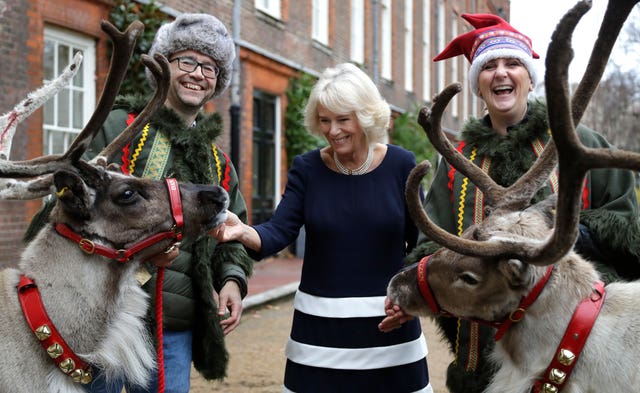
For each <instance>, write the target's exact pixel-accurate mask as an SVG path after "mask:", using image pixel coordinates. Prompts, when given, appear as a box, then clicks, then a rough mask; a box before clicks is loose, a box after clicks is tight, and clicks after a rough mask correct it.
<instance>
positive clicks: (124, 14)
mask: <svg viewBox="0 0 640 393" xmlns="http://www.w3.org/2000/svg"><path fill="white" fill-rule="evenodd" d="M134 20H140V22H142V23H143V24H144V32H143V33H142V34H141V35H140V37H139V38H138V42H137V43H136V48H135V50H134V52H133V55H132V56H131V60H130V62H129V72H128V73H127V76H126V78H125V80H124V81H123V82H122V87H121V88H120V94H123V95H127V94H136V93H137V94H140V92H144V91H148V90H149V85H148V83H147V79H146V76H145V67H144V64H142V62H140V56H141V55H142V54H143V53H147V52H149V49H151V44H153V38H154V37H155V35H156V32H157V31H158V28H159V27H160V25H162V23H164V22H166V21H168V20H169V16H168V15H167V14H165V13H163V12H162V11H160V6H158V5H156V4H155V2H154V0H151V1H149V3H148V4H139V3H136V2H134V1H130V0H114V7H113V8H112V9H111V12H110V13H109V21H110V22H111V23H113V25H114V26H116V27H117V28H118V29H119V30H120V31H124V29H126V28H127V27H128V26H129V25H130V24H131V23H132V22H133V21H134ZM110 52H111V48H110Z"/></svg>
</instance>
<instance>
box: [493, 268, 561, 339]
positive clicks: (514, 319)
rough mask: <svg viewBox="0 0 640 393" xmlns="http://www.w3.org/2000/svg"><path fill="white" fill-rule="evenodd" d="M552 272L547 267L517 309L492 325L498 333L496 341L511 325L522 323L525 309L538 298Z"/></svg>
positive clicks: (551, 269)
mask: <svg viewBox="0 0 640 393" xmlns="http://www.w3.org/2000/svg"><path fill="white" fill-rule="evenodd" d="M552 271H553V265H549V266H548V267H547V271H546V272H545V273H544V276H542V278H541V279H540V281H538V283H537V284H536V286H535V287H533V289H532V290H531V292H529V294H527V296H525V297H524V299H522V301H521V302H520V304H519V305H518V308H516V309H515V310H513V311H511V313H510V314H509V317H508V318H506V319H505V320H504V321H503V322H501V323H499V324H498V325H494V326H496V327H497V328H498V331H497V332H496V335H495V336H494V338H495V340H496V341H498V340H500V339H501V338H502V336H504V334H505V332H506V331H507V329H509V328H510V327H511V325H513V324H514V323H518V322H520V321H522V318H524V315H525V313H526V312H527V309H528V308H529V307H530V306H531V305H532V304H533V302H535V301H536V300H537V299H538V296H540V292H542V290H543V289H544V287H545V285H547V282H548V281H549V277H551V272H552Z"/></svg>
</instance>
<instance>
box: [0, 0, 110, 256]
mask: <svg viewBox="0 0 640 393" xmlns="http://www.w3.org/2000/svg"><path fill="white" fill-rule="evenodd" d="M110 7H111V5H110V2H109V1H108V0H55V1H53V0H52V1H40V0H30V1H10V2H7V3H6V5H5V7H4V12H1V14H0V55H1V56H2V59H3V64H2V67H3V72H2V73H0V86H2V91H3V94H0V113H5V112H7V111H9V110H11V108H13V106H15V105H16V104H17V103H18V102H20V101H21V100H22V99H24V98H25V97H26V96H27V94H28V93H29V92H31V91H33V90H35V89H37V88H38V87H40V86H41V85H42V78H43V66H42V53H43V45H44V43H43V31H44V26H45V25H46V24H52V25H56V26H60V27H63V28H67V29H70V30H74V31H77V32H80V33H82V34H85V35H89V36H92V37H95V39H96V43H97V45H96V54H97V58H98V62H97V63H96V71H97V75H96V82H97V87H98V89H97V90H98V94H100V91H101V89H102V86H103V85H104V79H105V76H106V73H107V69H108V65H109V60H108V58H107V38H106V36H105V35H104V33H103V32H102V30H101V29H100V21H101V20H102V19H107V18H108V11H109V9H110ZM40 155H42V112H41V111H40V110H38V111H36V112H34V113H33V114H32V115H31V116H30V117H29V118H28V119H27V120H26V121H25V122H23V123H22V124H20V125H19V126H18V131H17V133H16V137H15V138H14V142H13V145H12V149H11V157H12V159H28V158H33V157H36V156H40ZM40 206H41V202H40V201H30V202H22V201H0V228H2V235H3V236H2V237H1V238H0V267H1V266H4V265H11V264H13V263H15V261H16V260H17V259H18V257H19V255H20V252H21V251H22V248H23V246H22V242H21V239H22V236H23V234H24V231H25V230H26V228H27V225H28V223H29V222H30V221H31V218H32V217H33V215H34V214H35V213H36V212H37V211H38V209H39V208H40Z"/></svg>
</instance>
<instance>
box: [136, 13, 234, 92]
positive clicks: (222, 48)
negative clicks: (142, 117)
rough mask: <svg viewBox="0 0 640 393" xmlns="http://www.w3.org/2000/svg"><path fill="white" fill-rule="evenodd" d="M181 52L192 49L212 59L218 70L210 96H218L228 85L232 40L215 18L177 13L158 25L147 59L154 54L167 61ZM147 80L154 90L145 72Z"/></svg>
mask: <svg viewBox="0 0 640 393" xmlns="http://www.w3.org/2000/svg"><path fill="white" fill-rule="evenodd" d="M183 50H194V51H197V52H200V53H202V54H203V55H207V56H209V57H211V58H212V59H213V60H215V62H216V64H217V65H218V67H220V74H219V75H218V79H217V81H216V90H215V92H214V97H217V96H219V95H220V94H222V92H223V91H224V90H225V89H226V88H227V87H228V86H229V83H230V82H231V72H232V66H233V60H234V59H235V57H236V51H235V45H234V42H233V39H232V38H231V36H230V35H229V32H227V29H226V27H225V26H224V24H222V22H220V21H219V20H218V18H216V17H214V16H212V15H208V14H181V15H180V16H178V17H177V18H176V19H175V20H174V21H173V22H171V23H167V24H164V25H162V26H160V28H159V29H158V32H157V33H156V36H155V39H154V40H153V44H152V45H151V49H150V50H149V56H153V55H154V54H156V53H160V54H163V55H164V56H165V57H166V58H169V57H170V56H171V55H172V54H174V53H176V52H180V51H183ZM147 79H148V80H149V81H150V83H151V85H152V86H153V87H155V80H154V79H153V77H152V75H151V73H150V72H149V71H148V70H147Z"/></svg>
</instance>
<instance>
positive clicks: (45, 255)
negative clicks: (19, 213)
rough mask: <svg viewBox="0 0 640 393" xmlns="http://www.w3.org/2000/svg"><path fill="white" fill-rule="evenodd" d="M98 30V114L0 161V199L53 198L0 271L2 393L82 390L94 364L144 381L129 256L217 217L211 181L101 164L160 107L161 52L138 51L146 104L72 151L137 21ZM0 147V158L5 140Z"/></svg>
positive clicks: (109, 374)
mask: <svg viewBox="0 0 640 393" xmlns="http://www.w3.org/2000/svg"><path fill="white" fill-rule="evenodd" d="M102 28H103V30H104V31H105V32H106V33H107V34H108V35H109V36H110V37H111V39H112V41H113V42H114V53H113V56H112V63H111V68H110V71H109V76H108V78H107V81H106V85H105V89H104V92H103V94H102V97H101V98H100V101H99V104H98V106H97V109H96V110H95V112H94V114H93V116H92V117H91V119H90V121H89V122H88V124H87V125H86V127H85V128H84V129H83V130H82V132H81V133H80V134H79V135H78V137H77V138H76V139H75V140H74V142H73V143H72V145H71V146H70V147H69V149H68V151H67V152H66V153H64V154H62V155H52V156H46V157H39V158H36V159H32V160H28V161H21V162H17V161H13V162H12V161H7V160H4V159H3V160H0V177H2V181H1V182H0V188H1V189H0V197H2V198H3V199H34V198H40V197H43V196H46V195H48V194H50V193H52V192H53V193H55V197H56V199H57V200H56V205H55V207H54V208H53V211H52V213H51V215H50V218H49V222H50V223H49V224H47V225H46V226H45V227H44V228H42V230H40V232H39V233H38V234H37V236H36V237H35V239H34V240H33V241H31V242H30V243H29V244H28V246H27V247H26V249H25V251H24V253H23V255H22V257H21V259H20V261H19V263H18V268H17V269H14V268H8V269H5V270H2V271H1V272H0V310H1V312H0V351H1V352H2V353H4V354H5V355H6V356H7V359H6V361H5V362H4V363H3V364H4V365H3V367H2V368H1V369H0V391H2V392H59V393H60V392H65V393H67V392H83V391H84V389H83V387H82V384H84V383H89V382H90V381H91V379H92V366H95V367H98V368H100V369H101V370H103V371H104V375H105V378H106V379H107V382H108V381H109V380H111V379H119V380H122V379H127V380H129V381H132V382H133V383H137V384H141V385H142V384H145V383H146V382H147V380H148V378H149V373H150V371H151V370H152V369H153V368H154V367H155V352H154V350H153V345H152V340H151V338H150V337H149V335H148V332H147V329H146V328H145V324H144V318H145V317H146V315H147V308H148V304H147V303H148V295H146V293H145V292H144V291H143V290H142V289H141V288H140V287H139V285H138V283H137V281H136V278H135V274H136V271H137V269H138V267H139V262H140V261H143V260H145V259H147V258H149V257H150V256H151V255H155V254H158V253H161V252H163V251H164V250H167V249H170V248H171V247H172V246H174V245H175V244H176V242H179V241H180V240H181V239H182V237H183V236H184V237H185V238H186V237H195V236H197V235H199V234H204V233H205V231H206V230H208V229H210V228H212V227H214V226H216V225H218V224H219V223H221V222H223V221H224V220H225V217H226V215H225V210H226V208H227V205H228V196H227V194H226V192H225V191H224V189H223V188H221V187H218V186H200V185H192V184H180V185H178V184H177V183H176V182H173V181H168V182H167V183H166V184H165V182H164V181H155V180H149V179H143V178H136V177H132V176H125V175H122V174H120V173H119V172H116V171H111V170H109V168H108V165H107V163H108V162H109V161H110V160H111V158H112V156H113V155H114V154H115V153H116V152H117V151H118V150H120V149H121V148H122V146H123V144H124V143H126V142H127V141H128V140H130V139H131V137H132V135H135V133H137V132H138V131H139V130H140V128H141V126H142V125H144V124H145V123H146V122H147V121H148V120H149V118H150V117H151V116H152V114H153V113H154V112H155V111H156V110H157V108H158V107H159V106H160V105H162V104H163V103H164V100H165V98H166V94H167V88H168V80H169V64H168V62H167V60H166V59H165V58H164V57H163V56H161V55H158V56H156V57H155V58H151V57H148V56H146V55H143V62H144V63H145V65H146V66H147V67H148V68H149V70H150V71H151V73H152V74H153V76H154V78H155V80H156V85H157V86H158V87H157V90H156V92H155V94H154V96H153V98H152V99H151V101H150V102H149V103H148V104H147V106H146V108H145V109H144V111H143V112H142V113H141V114H140V115H139V116H138V117H137V118H136V119H135V121H134V122H133V123H132V124H131V125H130V126H129V127H128V128H127V129H126V130H124V131H123V133H122V134H121V135H120V136H119V137H118V138H117V139H116V140H115V141H114V142H113V143H112V144H110V145H109V146H108V147H106V148H105V149H104V150H103V151H102V152H101V153H100V154H98V155H97V156H96V158H95V159H93V160H91V161H85V160H83V159H82V158H81V156H82V154H83V153H84V151H85V150H86V149H87V148H88V146H89V144H90V142H91V140H92V139H93V137H94V136H95V134H96V133H97V132H98V131H99V129H100V127H101V126H102V124H103V122H104V120H105V119H106V117H107V115H108V113H109V111H110V109H111V106H112V105H113V102H114V99H115V97H116V94H117V92H118V90H119V87H120V84H121V82H122V79H123V77H124V74H125V72H126V69H127V64H128V62H129V59H130V57H131V53H132V51H133V48H134V44H135V41H136V39H137V37H138V36H139V34H140V33H141V32H142V30H143V25H142V23H140V22H138V21H137V22H134V23H132V24H131V26H129V28H128V29H127V30H126V31H125V32H119V31H118V30H117V29H116V28H115V27H113V26H112V25H110V24H108V23H106V22H103V25H102ZM78 65H79V58H76V61H75V62H74V64H73V65H72V66H71V67H70V69H69V70H68V71H67V72H65V73H64V74H63V76H61V79H60V80H58V81H56V82H54V83H53V84H52V86H47V87H46V88H43V89H42V90H39V91H38V92H36V93H34V94H33V95H32V96H30V97H29V98H28V99H27V100H25V101H24V102H22V103H21V104H19V105H18V106H17V107H16V108H15V109H14V110H13V111H12V112H10V113H9V114H7V115H6V116H5V117H4V118H3V119H0V120H2V122H0V124H3V125H4V126H3V130H4V131H6V132H4V133H3V135H8V134H11V136H12V135H13V130H14V129H15V123H16V121H18V120H21V119H22V118H24V117H25V116H27V115H28V113H30V112H32V111H33V110H35V107H37V106H39V105H41V104H42V102H44V100H43V99H41V98H42V97H47V96H51V95H52V94H54V93H55V91H56V89H58V88H59V87H60V85H61V84H63V83H64V82H63V80H65V78H66V80H68V79H70V76H69V75H71V74H72V73H73V70H74V69H77V67H78ZM56 86H57V87H56ZM49 87H51V88H49ZM0 142H1V143H2V152H3V153H4V156H3V158H5V157H6V156H8V152H9V149H10V138H9V139H2V140H1V141H0ZM38 297H40V298H41V303H38V302H37V301H36V300H37V298H38ZM40 304H41V305H40ZM23 309H26V310H27V311H26V313H23ZM43 315H44V316H43ZM46 318H48V319H49V320H47V319H46ZM42 321H44V322H42Z"/></svg>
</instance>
